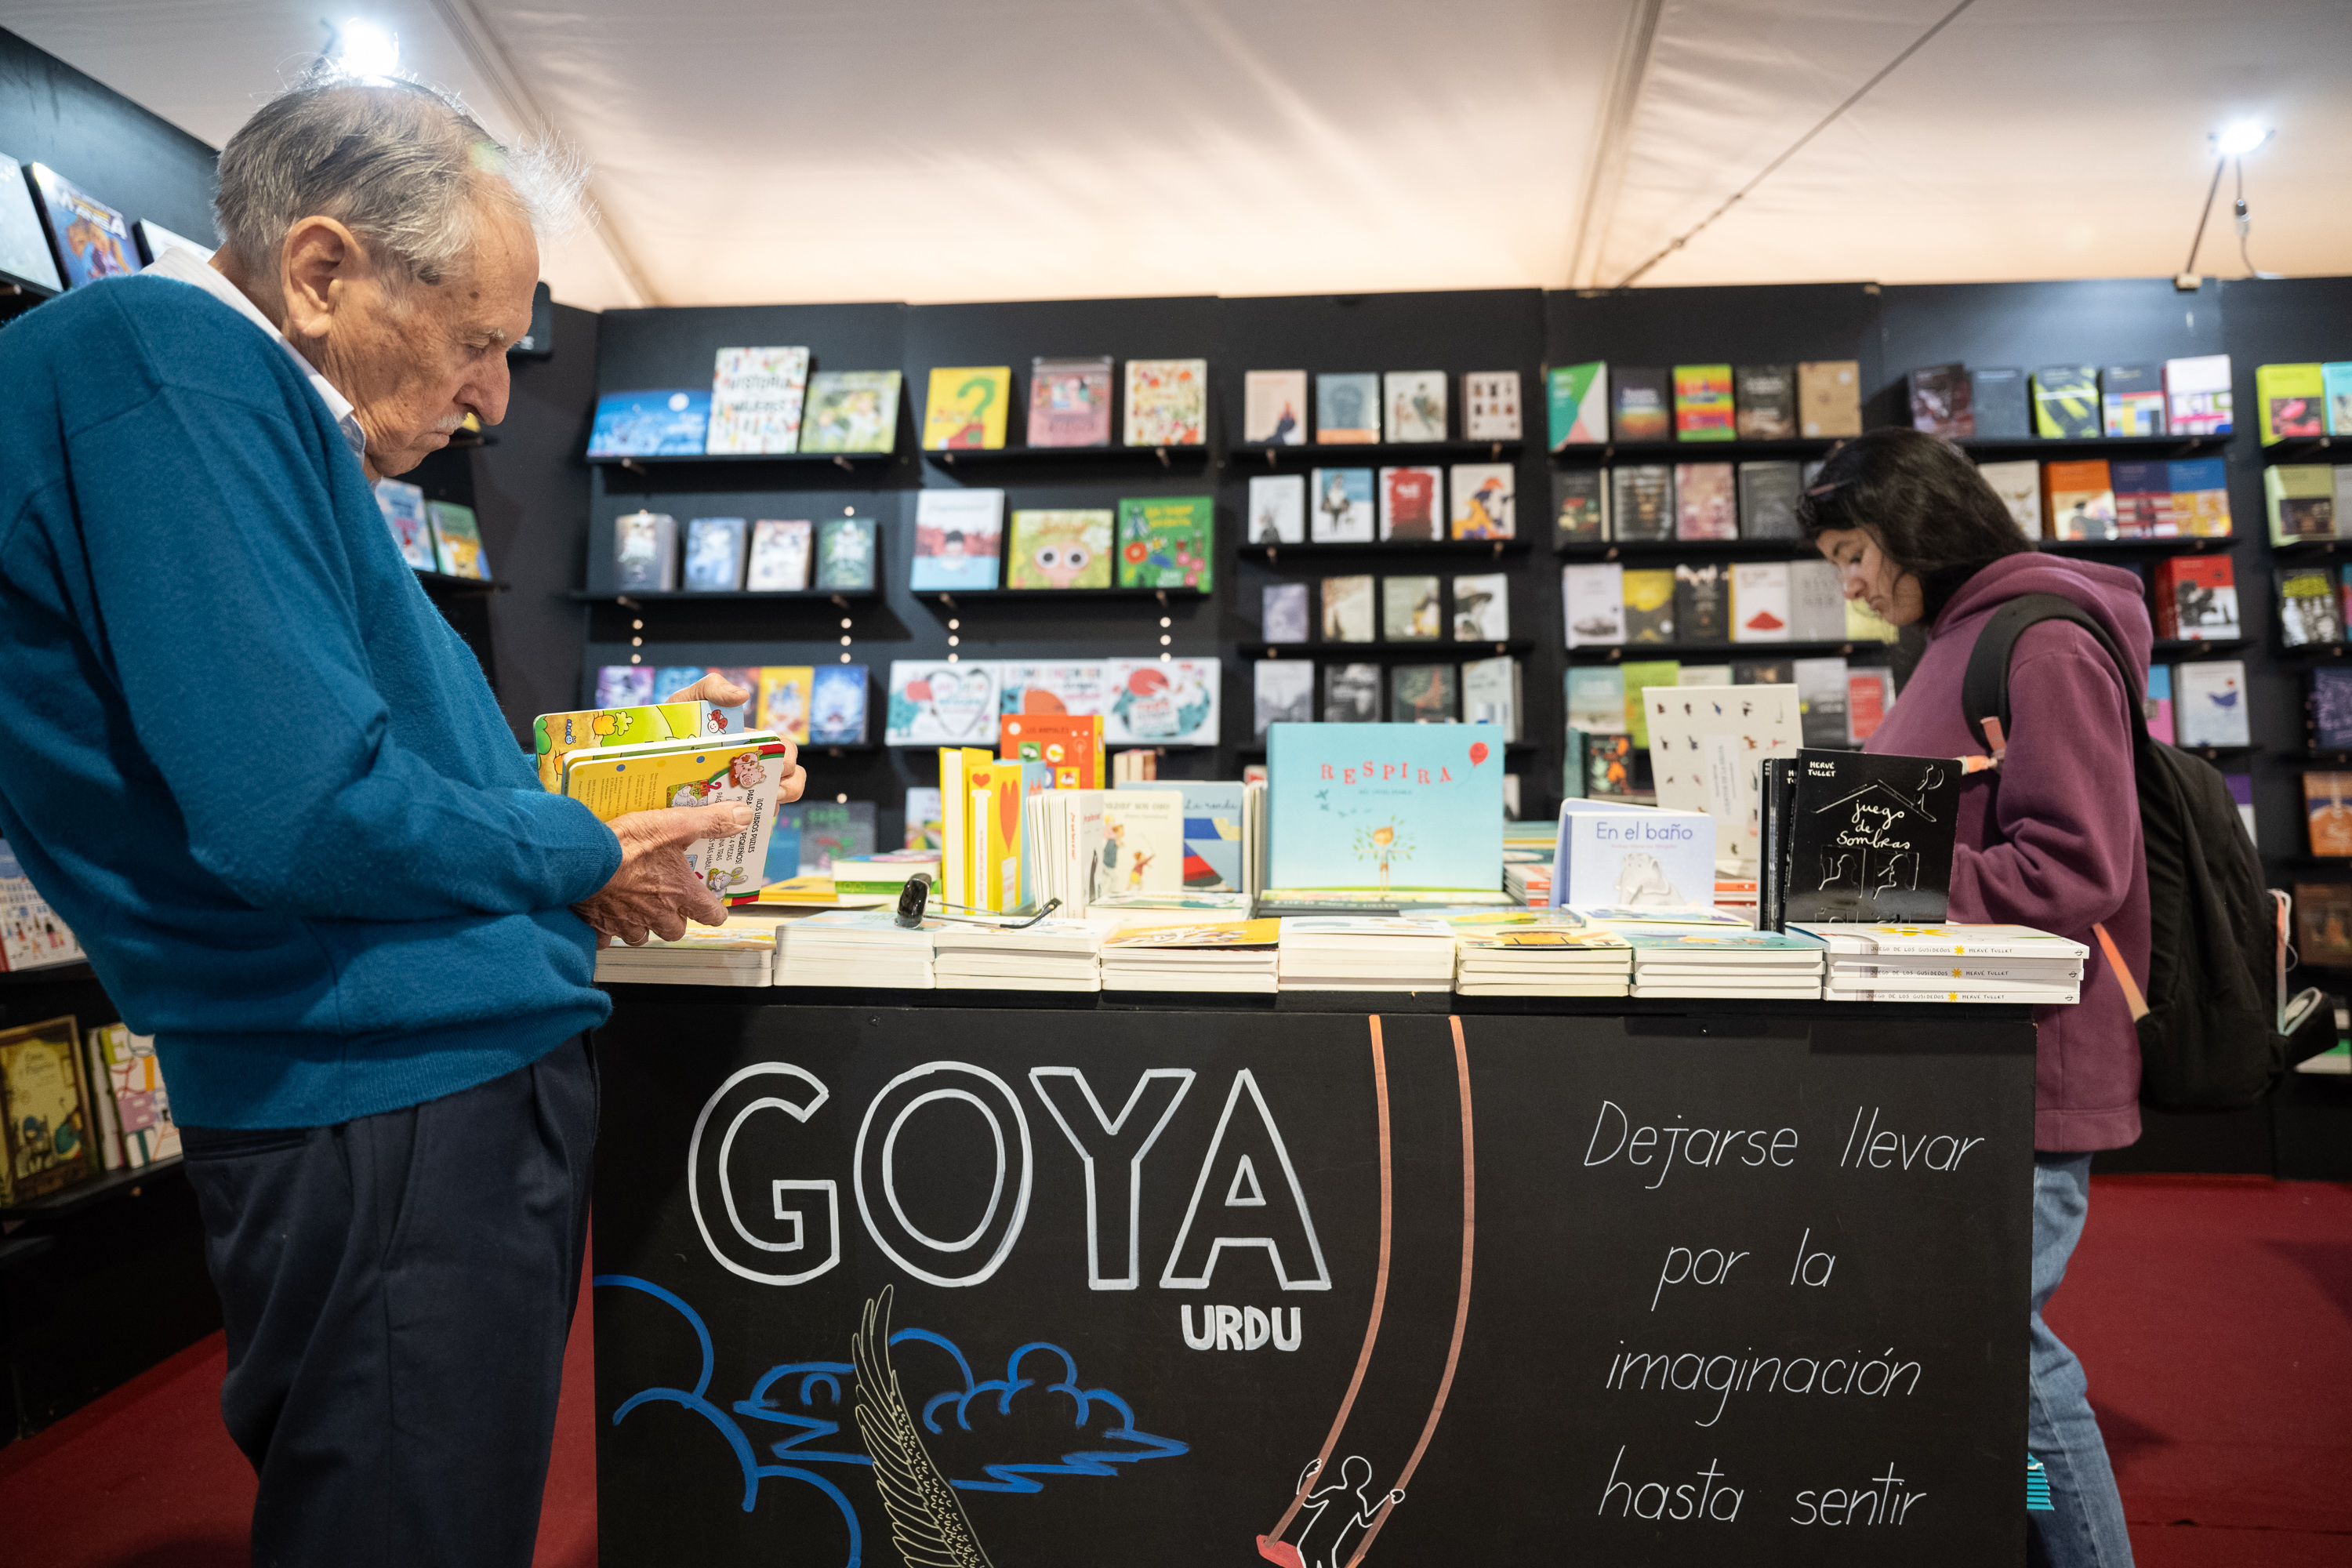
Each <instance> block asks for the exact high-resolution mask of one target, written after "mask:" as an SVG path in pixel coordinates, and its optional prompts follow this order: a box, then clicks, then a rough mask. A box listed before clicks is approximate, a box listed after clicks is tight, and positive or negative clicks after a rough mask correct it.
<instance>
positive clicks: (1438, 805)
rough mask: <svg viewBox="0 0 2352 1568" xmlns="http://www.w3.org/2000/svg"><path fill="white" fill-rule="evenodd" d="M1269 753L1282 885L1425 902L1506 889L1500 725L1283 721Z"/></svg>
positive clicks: (1276, 875) (1273, 871)
mask: <svg viewBox="0 0 2352 1568" xmlns="http://www.w3.org/2000/svg"><path fill="white" fill-rule="evenodd" d="M1266 748H1267V749H1266V788H1267V792H1268V799H1267V805H1268V808H1269V811H1270V813H1271V816H1272V817H1273V824H1274V830H1273V833H1272V834H1271V838H1272V843H1271V846H1270V849H1269V853H1270V861H1271V863H1270V864H1269V866H1268V868H1267V871H1266V882H1267V884H1268V886H1269V887H1270V888H1273V889H1300V890H1323V891H1327V892H1333V893H1360V894H1363V895H1366V896H1369V897H1370V898H1373V899H1375V900H1379V899H1388V898H1395V899H1399V900H1409V901H1413V902H1429V901H1432V900H1434V901H1439V902H1452V901H1466V900H1454V899H1451V898H1448V897H1443V896H1442V895H1450V894H1453V893H1457V892H1467V893H1475V894H1477V895H1480V896H1481V897H1484V896H1486V895H1490V894H1495V893H1496V890H1497V889H1500V888H1501V886H1502V881H1503V735H1502V731H1501V730H1500V728H1499V727H1497V726H1496V725H1493V724H1276V725H1275V726H1274V727H1273V728H1272V729H1270V730H1268V731H1266ZM1267 896H1268V898H1269V899H1271V898H1272V897H1273V896H1274V895H1273V894H1272V893H1269V894H1268V895H1267Z"/></svg>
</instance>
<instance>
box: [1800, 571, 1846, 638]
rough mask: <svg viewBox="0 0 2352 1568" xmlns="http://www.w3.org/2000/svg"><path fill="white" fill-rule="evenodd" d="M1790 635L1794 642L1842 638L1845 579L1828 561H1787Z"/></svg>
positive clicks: (1843, 632) (1843, 634) (1843, 630)
mask: <svg viewBox="0 0 2352 1568" xmlns="http://www.w3.org/2000/svg"><path fill="white" fill-rule="evenodd" d="M1789 636H1790V637H1791V638H1792V639H1793V640H1795V641H1797V642H1843V641H1844V640H1845V636H1846V631H1845V582H1844V579H1843V578H1841V577H1840V576H1839V575H1838V569H1837V568H1836V567H1834V566H1832V565H1831V564H1830V563H1828V562H1826V561H1791V562H1790V563H1789Z"/></svg>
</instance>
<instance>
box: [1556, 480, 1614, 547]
mask: <svg viewBox="0 0 2352 1568" xmlns="http://www.w3.org/2000/svg"><path fill="white" fill-rule="evenodd" d="M1551 512H1552V521H1551V538H1552V543H1553V544H1555V545H1561V544H1598V543H1600V542H1601V541H1602V540H1605V539H1607V538H1608V537H1609V487H1608V485H1607V484H1606V483H1604V482H1603V479H1602V475H1601V470H1600V469H1599V468H1555V469H1553V470H1552V476H1551Z"/></svg>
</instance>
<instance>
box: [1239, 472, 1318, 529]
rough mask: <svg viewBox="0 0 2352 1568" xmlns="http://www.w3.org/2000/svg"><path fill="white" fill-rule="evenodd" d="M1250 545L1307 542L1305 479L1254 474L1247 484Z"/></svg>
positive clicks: (1293, 476) (1300, 475)
mask: <svg viewBox="0 0 2352 1568" xmlns="http://www.w3.org/2000/svg"><path fill="white" fill-rule="evenodd" d="M1249 542H1251V543H1252V544H1304V543H1306V542H1307V476H1306V475H1304V474H1256V475H1253V476H1252V477H1251V479H1250V482H1249Z"/></svg>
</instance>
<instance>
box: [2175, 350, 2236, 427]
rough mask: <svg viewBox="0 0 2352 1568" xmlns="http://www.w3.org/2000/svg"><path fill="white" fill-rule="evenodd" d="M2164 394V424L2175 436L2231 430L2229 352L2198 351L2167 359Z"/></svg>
mask: <svg viewBox="0 0 2352 1568" xmlns="http://www.w3.org/2000/svg"><path fill="white" fill-rule="evenodd" d="M2164 398H2165V404H2166V410H2165V412H2166V415H2167V418H2166V421H2165V423H2166V427H2167V428H2168V429H2169V430H2170V431H2171V432H2172V433H2173V434H2174V435H2176V436H2213V435H2220V434H2222V433H2224V432H2226V431H2228V430H2230V429H2231V427H2232V426H2231V407H2230V356H2229V355H2228V354H2199V355H2196V356H2194V357H2193V358H2189V359H2168V360H2166V361H2165V362H2164Z"/></svg>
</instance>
